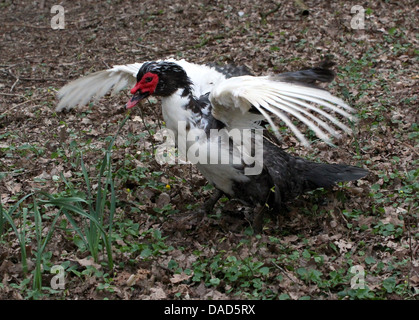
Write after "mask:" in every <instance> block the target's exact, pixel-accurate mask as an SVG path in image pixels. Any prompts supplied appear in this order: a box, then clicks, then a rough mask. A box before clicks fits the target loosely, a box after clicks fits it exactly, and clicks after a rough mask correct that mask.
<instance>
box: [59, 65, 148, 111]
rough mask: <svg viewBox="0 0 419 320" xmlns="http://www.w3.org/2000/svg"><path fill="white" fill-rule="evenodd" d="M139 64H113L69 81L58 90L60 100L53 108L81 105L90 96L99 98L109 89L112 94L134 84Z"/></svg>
mask: <svg viewBox="0 0 419 320" xmlns="http://www.w3.org/2000/svg"><path fill="white" fill-rule="evenodd" d="M141 66H142V64H141V63H133V64H127V65H121V66H114V67H113V68H111V69H107V70H103V71H98V72H95V73H92V74H89V75H87V76H85V77H83V78H80V79H77V80H75V81H72V82H70V83H69V84H67V85H65V86H64V87H62V88H61V89H60V90H59V91H58V98H59V99H60V102H59V103H58V105H57V107H56V109H55V110H56V111H62V110H63V109H71V108H74V107H75V106H77V105H79V106H82V105H85V104H86V103H87V102H89V101H90V100H91V99H92V98H95V99H96V100H97V99H100V98H101V97H103V96H104V95H105V94H107V93H108V92H109V91H110V90H111V89H112V94H115V93H117V92H119V91H121V90H122V89H124V88H126V87H127V86H134V85H135V83H136V76H137V73H138V70H140V68H141Z"/></svg>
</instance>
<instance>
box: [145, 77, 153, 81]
mask: <svg viewBox="0 0 419 320" xmlns="http://www.w3.org/2000/svg"><path fill="white" fill-rule="evenodd" d="M151 80H153V78H152V77H147V78H145V82H151Z"/></svg>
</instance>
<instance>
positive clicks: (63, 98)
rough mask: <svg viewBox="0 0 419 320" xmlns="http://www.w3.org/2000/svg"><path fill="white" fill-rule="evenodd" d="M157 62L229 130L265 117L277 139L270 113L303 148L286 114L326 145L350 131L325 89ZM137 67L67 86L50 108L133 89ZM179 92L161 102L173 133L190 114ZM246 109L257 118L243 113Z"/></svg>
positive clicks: (344, 112)
mask: <svg viewBox="0 0 419 320" xmlns="http://www.w3.org/2000/svg"><path fill="white" fill-rule="evenodd" d="M161 61H168V62H175V63H176V64H178V65H179V66H181V67H182V68H183V69H184V70H185V71H186V73H187V75H188V77H189V79H190V80H191V82H192V94H193V95H194V96H195V97H198V98H199V97H200V96H202V95H204V94H206V93H208V92H209V93H210V94H209V99H210V101H211V104H212V106H213V108H212V114H213V116H214V118H216V119H218V120H220V121H222V122H223V123H225V124H226V125H227V127H229V128H239V129H243V128H255V127H258V123H259V122H260V120H263V119H266V120H267V121H268V122H269V124H270V125H271V127H272V129H273V131H274V132H275V133H276V134H277V135H279V131H278V129H277V126H276V125H275V123H274V121H273V120H272V118H271V115H270V114H273V115H275V116H276V117H278V118H279V119H280V120H282V121H283V122H284V123H285V124H286V125H287V126H288V127H289V128H290V129H291V131H292V132H293V133H294V134H295V135H296V137H297V138H298V139H299V140H300V141H301V142H302V143H303V144H304V145H305V146H308V145H309V143H308V141H307V139H306V138H305V137H304V134H303V133H302V132H301V131H300V129H299V128H297V126H295V125H294V124H293V122H292V120H291V119H290V118H289V115H291V116H293V117H295V118H296V119H298V120H299V121H301V122H302V123H304V124H305V125H306V126H307V127H308V128H310V129H311V130H313V132H314V133H315V134H316V135H317V136H318V137H319V138H320V139H322V140H324V141H326V142H328V143H330V138H329V136H328V134H330V135H332V136H335V137H339V136H340V134H339V132H338V131H337V130H336V129H335V128H334V127H333V126H335V127H337V128H339V129H340V130H343V131H345V132H350V129H349V127H348V126H347V125H345V124H344V123H342V121H340V120H339V119H338V118H337V117H336V116H334V115H333V114H331V113H329V111H333V112H334V113H337V114H339V115H341V116H342V117H344V118H347V119H350V120H352V121H353V120H355V118H354V117H353V116H352V115H351V113H353V111H354V110H353V109H352V108H351V107H349V106H348V105H347V104H346V103H345V102H343V101H342V100H341V99H339V98H337V97H335V96H333V95H331V94H330V93H329V92H327V91H326V90H322V89H318V88H314V87H309V86H304V85H299V84H295V83H288V82H284V81H283V80H282V79H281V78H279V77H278V78H277V77H275V76H263V77H254V76H239V77H233V78H229V79H226V77H225V76H224V75H223V74H222V73H220V72H218V71H217V70H216V69H215V68H212V67H209V66H206V65H197V64H194V63H189V62H187V61H185V60H175V59H167V60H161ZM142 65H143V64H142V63H134V64H127V65H119V66H114V67H113V68H111V69H108V70H104V71H99V72H95V73H92V74H90V75H88V76H85V77H83V78H80V79H78V80H75V81H73V82H71V83H69V84H67V85H66V86H64V87H63V88H62V89H60V90H59V92H58V98H59V99H60V101H59V103H58V105H57V108H56V110H57V111H62V110H63V109H71V108H73V107H75V106H77V105H84V104H86V103H88V102H89V101H90V100H92V99H95V100H98V99H100V98H101V97H103V96H104V95H105V94H107V93H108V92H110V91H111V90H112V94H115V93H117V92H119V91H121V90H123V89H125V88H127V87H129V88H130V87H133V86H134V85H135V83H136V75H137V73H138V71H139V70H140V68H141V66H142ZM181 92H182V91H181V90H178V91H177V92H175V93H174V94H173V95H171V96H169V97H163V98H162V109H163V110H162V111H163V117H164V119H165V121H166V123H167V127H168V128H170V129H172V130H175V131H176V130H177V122H178V121H184V120H190V121H193V120H192V119H193V114H191V113H190V111H189V110H185V108H184V106H185V104H187V103H188V99H187V98H185V97H181ZM252 106H253V107H254V108H256V109H257V110H258V111H259V112H260V114H255V113H251V112H249V110H250V109H251V108H252ZM310 111H311V112H310ZM316 114H317V115H316ZM318 115H320V116H322V117H323V119H320V118H319V117H318ZM327 121H328V122H330V124H329V123H327ZM324 130H325V131H326V132H327V133H326V132H324Z"/></svg>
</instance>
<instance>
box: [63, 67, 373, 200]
mask: <svg viewBox="0 0 419 320" xmlns="http://www.w3.org/2000/svg"><path fill="white" fill-rule="evenodd" d="M328 66H329V65H327V64H324V65H322V66H320V67H317V68H312V69H307V70H301V71H297V72H288V73H283V74H279V75H275V76H262V77H255V76H252V75H250V72H249V71H248V70H247V69H246V68H239V69H237V68H234V67H226V68H222V67H214V66H205V65H197V64H193V63H189V62H186V61H185V60H174V59H168V60H161V61H153V62H145V63H143V64H139V63H136V64H130V65H124V66H115V67H114V68H112V69H108V70H104V71H100V72H96V73H93V74H91V75H88V76H87V77H84V78H81V79H78V80H76V81H73V82H71V83H70V84H68V85H66V86H65V87H63V88H62V89H61V90H60V91H59V92H58V97H59V98H60V102H59V104H58V106H57V111H61V110H63V109H70V108H72V107H74V106H76V105H83V104H85V103H87V102H88V101H89V100H91V99H92V98H96V99H99V98H100V97H102V96H103V95H105V94H106V93H107V92H109V91H110V90H111V89H112V91H113V92H114V93H115V92H118V91H120V90H122V89H123V88H125V87H127V86H130V87H133V88H132V89H131V93H132V94H133V96H132V98H131V99H130V101H129V102H128V104H127V108H132V107H134V106H135V105H136V104H137V103H138V102H139V101H141V100H142V99H144V98H146V97H148V96H150V95H155V96H159V97H161V99H162V113H163V118H164V120H165V123H166V127H167V128H168V129H171V130H172V131H173V132H174V133H175V134H176V135H177V137H178V139H183V138H185V139H186V137H181V136H179V135H182V134H187V133H188V132H189V131H191V130H193V129H202V130H203V131H204V132H205V134H206V136H205V137H201V138H200V139H201V141H202V143H205V144H206V145H207V146H208V148H209V147H210V146H214V147H215V148H225V149H229V151H230V153H232V149H234V146H233V145H232V143H231V141H228V142H227V143H224V145H223V144H222V142H220V139H210V137H209V135H208V133H209V130H210V129H218V130H220V129H226V130H232V129H239V130H243V129H250V128H252V129H258V128H259V129H260V128H261V122H267V123H269V124H270V125H271V127H272V129H273V131H274V132H275V133H276V134H279V132H278V129H277V127H276V125H275V123H274V121H273V119H272V117H271V115H274V116H276V117H277V118H279V119H280V120H281V121H283V122H284V123H285V124H286V125H287V126H288V127H289V128H290V129H291V131H292V132H293V133H294V134H295V135H296V137H297V138H298V139H299V140H300V141H301V143H302V144H303V145H306V146H308V145H309V143H308V141H307V140H306V138H305V137H304V134H303V133H301V131H300V130H299V129H298V128H297V127H296V125H295V124H294V123H293V121H292V120H291V119H290V118H289V116H288V115H291V116H292V117H293V118H294V119H297V120H299V121H301V122H302V123H304V124H305V125H307V127H308V128H310V129H311V130H312V131H313V132H314V133H315V134H316V135H317V136H318V137H319V138H320V139H322V140H324V141H326V142H329V143H330V141H331V140H330V138H329V135H331V136H335V137H338V136H339V135H340V133H339V130H340V131H344V132H350V129H349V127H348V126H347V125H346V124H345V123H344V122H343V121H342V120H340V119H339V118H338V116H336V115H339V117H340V118H347V119H350V120H354V119H355V118H354V117H353V113H354V110H353V109H352V108H351V107H349V106H348V105H347V104H346V103H345V102H343V101H342V100H341V99H339V98H337V97H335V96H333V95H331V94H330V93H329V92H328V91H326V90H323V89H320V88H317V87H315V86H314V84H315V82H328V81H331V80H332V79H333V76H334V74H333V72H332V71H331V70H329V69H328V68H327V67H328ZM181 121H183V122H186V123H187V130H186V132H180V131H179V130H178V124H179V122H181ZM253 151H254V150H253ZM247 152H250V153H251V152H252V150H247ZM210 158H211V154H210V153H209V154H208V158H207V160H208V161H207V162H205V163H197V167H198V169H199V170H200V172H201V173H202V174H203V175H204V176H205V178H206V179H207V180H208V181H209V182H210V183H211V184H213V185H214V186H215V187H216V188H217V189H218V190H220V191H221V192H222V193H224V194H226V195H228V196H230V197H233V198H238V199H240V200H242V201H244V202H245V203H247V204H250V205H256V204H264V203H269V204H270V207H271V208H279V207H280V206H281V205H282V204H283V202H284V201H286V200H289V199H292V198H293V197H295V196H297V195H299V194H301V193H303V192H305V191H308V190H313V189H316V188H319V187H325V188H328V187H331V186H333V185H334V184H335V183H336V182H342V181H352V180H357V179H359V178H362V177H364V176H365V175H366V174H367V173H368V171H367V170H365V169H362V168H358V167H353V166H348V165H340V164H320V163H314V162H311V161H307V160H304V159H302V158H300V157H295V156H292V155H290V154H288V153H286V152H285V151H284V150H282V149H281V148H280V147H278V146H277V145H275V144H274V143H272V142H271V141H269V140H267V139H264V140H263V168H262V170H261V172H260V173H259V174H257V175H246V174H245V169H246V166H248V165H247V164H246V163H245V161H243V159H242V158H240V159H238V160H239V161H238V162H237V161H235V162H234V163H233V162H232V161H230V163H226V164H222V163H217V162H216V161H215V162H211V161H209V160H211V159H210ZM236 160H237V159H236ZM213 163H215V164H213ZM212 203H214V201H212Z"/></svg>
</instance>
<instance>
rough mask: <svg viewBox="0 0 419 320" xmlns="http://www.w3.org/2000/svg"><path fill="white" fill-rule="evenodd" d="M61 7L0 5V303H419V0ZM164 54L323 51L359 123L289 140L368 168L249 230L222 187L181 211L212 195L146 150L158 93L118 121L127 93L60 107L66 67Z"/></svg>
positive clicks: (155, 123) (213, 56)
mask: <svg viewBox="0 0 419 320" xmlns="http://www.w3.org/2000/svg"><path fill="white" fill-rule="evenodd" d="M278 3H279V2H278ZM55 4H56V3H55V1H49V0H47V1H13V0H4V1H1V2H0V7H1V12H0V15H1V21H2V23H1V25H0V28H1V30H2V32H1V46H0V73H1V78H0V103H1V104H0V156H1V157H0V194H1V208H2V210H3V211H2V212H3V215H2V214H0V216H1V217H3V218H2V219H0V299H104V298H109V299H417V298H418V293H419V250H418V248H419V231H418V197H417V192H418V153H419V149H418V143H419V133H418V131H419V130H418V91H419V90H418V66H419V64H418V38H417V35H418V34H417V10H418V6H417V3H416V2H415V1H413V0H412V1H408V0H404V1H362V2H360V4H361V5H362V6H363V11H359V9H358V11H351V8H353V6H354V5H356V4H357V3H356V2H355V1H311V0H305V1H297V0H295V1H291V0H288V1H281V3H280V5H277V4H276V3H275V2H274V1H257V2H255V1H249V0H241V1H239V0H237V1H210V0H207V1H180V0H171V1H151V0H150V1H149V0H145V1H117V0H115V1H111V0H108V1H96V0H90V1H60V5H62V6H63V8H64V9H65V16H64V18H65V26H64V29H58V30H54V29H52V28H51V19H52V18H53V17H54V16H55V15H56V12H55V11H54V12H53V13H51V7H52V6H53V5H55ZM362 17H363V18H364V25H363V26H362ZM359 19H361V20H359ZM359 27H361V28H360V29H359ZM362 27H364V28H363V29H362ZM168 56H172V57H177V58H185V59H187V60H189V61H192V62H196V63H207V62H217V63H220V64H224V63H233V64H236V65H246V66H247V67H249V68H250V69H251V70H252V71H253V72H254V73H255V74H257V75H262V74H273V73H278V72H285V71H295V70H299V69H302V68H305V67H310V66H314V65H316V64H317V63H319V62H320V61H321V60H322V59H323V58H324V57H325V56H332V57H333V60H334V61H335V62H336V66H335V67H334V69H335V71H336V73H337V77H336V79H335V81H333V82H332V83H331V84H330V86H329V88H328V89H329V90H330V91H331V92H332V93H334V94H335V95H337V96H339V97H341V98H342V99H344V100H345V101H347V102H348V103H349V104H350V105H351V106H353V107H354V108H355V109H356V110H357V113H358V117H359V122H358V123H355V124H354V125H353V130H354V133H353V135H350V136H344V137H342V138H341V139H339V140H337V141H334V142H335V144H336V147H331V146H328V145H325V144H323V143H321V142H319V141H315V139H314V138H313V137H311V140H312V141H313V143H312V149H311V150H308V149H306V148H303V147H302V146H301V145H299V144H298V142H297V141H296V139H295V138H294V137H293V136H292V135H291V134H285V136H284V140H283V141H282V143H283V145H284V146H285V147H287V149H288V151H289V152H291V153H293V154H296V155H299V156H302V157H306V158H310V159H312V160H315V161H322V162H332V163H347V164H352V165H357V166H362V167H364V168H367V169H368V170H370V174H369V175H368V176H367V177H366V178H364V179H361V180H359V181H357V182H354V183H348V184H343V185H340V186H338V187H336V188H335V189H333V190H331V191H326V190H316V191H315V192H312V193H310V194H308V195H305V196H301V197H299V198H298V199H297V200H296V201H293V202H292V203H289V204H288V212H281V213H280V214H278V213H276V214H274V213H272V214H270V215H268V216H267V217H266V219H265V223H264V229H263V232H262V233H261V234H258V235H255V234H254V233H253V230H252V228H251V225H250V224H249V221H248V219H247V214H248V212H249V210H250V209H251V208H247V207H244V206H242V205H240V204H238V203H236V202H234V201H227V199H222V200H221V201H220V202H219V203H218V204H217V206H216V208H215V210H214V213H213V214H212V215H210V216H208V217H206V218H205V219H204V221H203V222H202V223H200V224H193V223H191V212H192V210H193V209H196V208H197V207H198V206H199V205H200V204H201V203H202V202H203V201H204V200H206V199H208V198H209V197H210V195H211V193H212V191H213V190H212V188H211V186H209V185H207V183H206V181H205V180H204V179H203V177H202V176H201V175H200V174H199V172H197V171H196V169H195V168H194V167H193V166H189V165H170V166H169V165H164V166H161V165H159V164H158V163H157V162H156V161H155V159H154V156H153V148H155V146H156V144H157V143H158V141H157V140H156V137H155V136H154V133H155V132H156V131H158V130H159V128H160V127H162V126H164V123H163V120H162V119H161V111H160V104H159V101H158V100H156V99H150V100H149V101H148V102H147V103H145V104H144V105H143V106H142V107H141V108H134V109H133V110H132V111H131V113H130V114H129V118H128V120H127V121H126V123H125V124H123V125H122V126H121V124H122V121H123V120H124V119H125V117H126V115H127V112H126V110H125V109H124V104H125V103H126V102H127V100H128V91H127V92H126V93H121V94H118V95H115V96H106V97H105V98H103V99H101V100H100V101H96V102H92V103H90V104H89V105H87V106H83V107H80V108H78V109H76V110H72V111H70V112H66V113H56V112H55V106H56V103H57V99H56V92H57V90H58V89H59V88H60V87H61V86H63V85H64V84H66V83H67V82H69V81H71V80H73V79H76V78H79V77H81V76H83V75H86V74H88V73H91V72H94V71H98V70H102V69H105V68H108V67H110V66H112V65H118V64H127V63H133V62H136V61H137V62H142V61H146V60H153V59H160V58H165V57H168ZM120 127H121V130H120V132H119V135H118V136H117V137H116V139H115V141H114V144H113V145H112V144H111V143H112V141H111V140H112V138H113V137H115V135H116V133H117V131H118V128H120ZM308 135H309V133H308ZM109 146H110V147H109ZM108 147H109V150H111V152H108V153H107V152H106V150H108ZM106 155H108V156H109V157H108V158H107V157H106ZM103 159H104V160H103ZM107 160H109V161H107ZM101 169H102V172H101V173H102V178H101V179H98V175H99V173H100V170H101ZM99 183H100V184H99ZM100 191H102V192H100ZM100 195H101V196H102V199H104V201H101V199H99V200H98V202H97V203H98V206H97V207H95V201H96V200H97V198H98V197H100ZM24 197H26V198H24ZM70 197H72V198H70ZM66 199H67V200H68V201H65V200H66ZM89 203H91V205H89ZM192 220H193V219H192ZM94 221H96V222H97V224H96V223H95V222H94ZM110 230H112V232H111V231H110ZM102 231H103V232H102ZM54 266H58V267H59V268H61V269H59V270H61V271H60V272H61V273H59V274H57V275H54V273H52V270H53V268H54ZM61 275H62V276H61ZM60 279H61V280H60ZM62 280H64V283H63V286H62V288H59V287H58V288H57V287H56V286H55V284H59V283H60V281H62Z"/></svg>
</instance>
